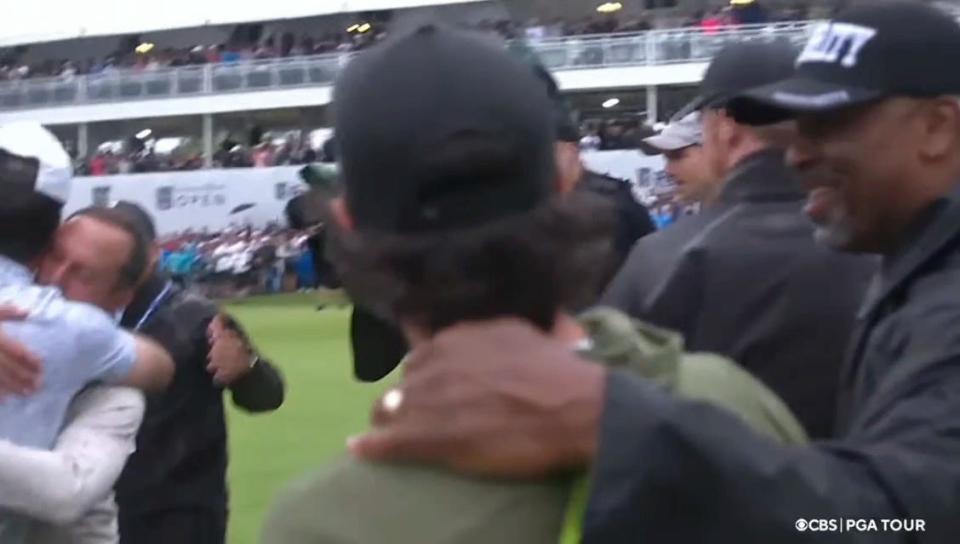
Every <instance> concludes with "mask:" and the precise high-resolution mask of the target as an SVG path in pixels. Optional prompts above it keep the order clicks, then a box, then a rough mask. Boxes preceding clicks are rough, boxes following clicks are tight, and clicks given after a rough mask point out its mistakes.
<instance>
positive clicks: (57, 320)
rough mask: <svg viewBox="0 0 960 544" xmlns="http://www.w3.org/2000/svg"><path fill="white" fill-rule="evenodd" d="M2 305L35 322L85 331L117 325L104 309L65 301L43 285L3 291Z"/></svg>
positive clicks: (58, 293) (113, 327)
mask: <svg viewBox="0 0 960 544" xmlns="http://www.w3.org/2000/svg"><path fill="white" fill-rule="evenodd" d="M0 302H3V303H5V304H11V305H13V306H15V307H17V308H20V309H21V310H23V311H26V312H28V314H29V319H28V321H32V322H35V323H44V324H54V325H60V324H64V325H69V326H70V327H72V328H77V329H81V330H86V331H92V330H98V329H111V330H112V329H115V328H116V323H115V322H114V320H112V319H111V318H110V316H109V315H107V313H106V312H104V311H103V310H102V309H100V308H98V307H96V306H93V305H91V304H86V303H83V302H74V301H71V300H67V299H66V298H64V296H63V294H62V293H61V292H60V290H59V289H57V288H55V287H44V286H40V285H23V286H16V287H5V288H2V289H0Z"/></svg>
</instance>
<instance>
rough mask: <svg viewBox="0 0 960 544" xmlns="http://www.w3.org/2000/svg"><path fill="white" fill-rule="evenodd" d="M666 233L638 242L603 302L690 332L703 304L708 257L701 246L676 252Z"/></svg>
mask: <svg viewBox="0 0 960 544" xmlns="http://www.w3.org/2000/svg"><path fill="white" fill-rule="evenodd" d="M663 234H664V233H657V234H654V235H653V236H650V237H648V238H645V239H643V240H640V241H639V242H637V244H636V245H635V246H634V247H633V250H632V251H631V252H630V257H629V258H628V259H627V262H626V263H624V265H623V267H622V268H621V269H620V271H619V272H618V273H617V275H616V277H614V279H613V281H612V282H610V285H609V286H608V287H607V290H606V292H605V293H604V295H603V297H602V298H601V299H600V303H601V304H602V305H604V306H610V307H612V308H616V309H618V310H620V311H621V312H624V313H626V314H628V315H630V316H631V317H634V318H636V319H641V320H644V321H649V322H651V323H654V324H656V325H658V326H660V327H664V328H669V329H672V330H675V331H679V332H682V333H685V334H688V335H690V334H692V331H695V330H696V322H697V319H698V314H699V312H698V309H699V308H700V307H702V290H703V288H704V282H703V277H702V276H703V274H704V272H705V271H704V267H705V264H704V262H705V259H706V256H705V254H704V253H703V251H702V250H699V249H697V250H690V251H687V252H686V253H683V254H681V255H679V256H678V255H676V249H675V248H672V247H668V245H669V243H670V241H669V240H666V239H664V237H663V236H662V235H663Z"/></svg>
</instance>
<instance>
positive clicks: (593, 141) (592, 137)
mask: <svg viewBox="0 0 960 544" xmlns="http://www.w3.org/2000/svg"><path fill="white" fill-rule="evenodd" d="M600 144H601V141H600V136H599V135H598V134H597V131H596V129H592V128H591V129H589V130H588V131H587V134H586V136H584V137H583V138H580V151H597V150H598V149H600Z"/></svg>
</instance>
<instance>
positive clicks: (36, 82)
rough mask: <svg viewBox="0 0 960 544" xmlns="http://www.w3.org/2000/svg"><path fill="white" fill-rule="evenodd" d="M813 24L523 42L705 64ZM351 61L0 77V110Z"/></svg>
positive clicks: (320, 72)
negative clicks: (734, 45) (738, 46)
mask: <svg viewBox="0 0 960 544" xmlns="http://www.w3.org/2000/svg"><path fill="white" fill-rule="evenodd" d="M810 27H811V23H809V22H794V23H780V24H776V25H755V26H741V27H730V28H726V29H721V30H718V31H715V32H704V31H703V30H701V29H699V28H684V29H675V30H653V31H649V32H641V33H634V34H607V35H593V36H571V37H566V38H556V39H546V40H540V41H537V42H534V43H528V46H529V47H530V48H531V49H533V51H534V52H536V54H537V55H538V56H539V57H540V60H541V62H543V64H544V65H545V66H546V67H547V68H549V69H550V70H554V71H557V70H576V69H584V68H604V67H615V66H641V65H646V66H655V65H664V64H682V63H692V62H706V61H709V59H710V58H711V57H712V56H713V55H714V54H715V53H716V52H717V50H719V49H720V48H721V47H723V46H724V45H726V44H728V43H731V42H734V41H745V40H763V41H776V40H784V41H788V42H792V43H795V44H801V43H802V42H803V41H804V40H805V39H806V37H807V35H808V32H809V29H810ZM349 59H350V55H349V54H334V55H323V56H315V57H289V58H279V59H267V60H256V61H246V62H240V63H230V64H206V65H196V66H183V67H178V68H163V69H160V70H153V71H141V70H115V71H112V72H109V73H100V74H91V75H82V76H69V77H56V78H42V79H41V78H36V79H27V80H20V81H8V82H0V110H8V111H9V110H22V109H32V108H47V107H52V106H71V105H77V104H97V103H105V102H125V101H133V100H144V99H164V98H177V97H190V96H199V95H210V94H220V93H233V92H246V91H264V90H271V89H291V88H298V87H310V86H328V85H331V84H332V83H333V80H334V78H335V77H336V75H337V73H338V72H339V70H340V69H341V68H342V67H343V66H344V65H345V64H346V63H347V62H348V61H349Z"/></svg>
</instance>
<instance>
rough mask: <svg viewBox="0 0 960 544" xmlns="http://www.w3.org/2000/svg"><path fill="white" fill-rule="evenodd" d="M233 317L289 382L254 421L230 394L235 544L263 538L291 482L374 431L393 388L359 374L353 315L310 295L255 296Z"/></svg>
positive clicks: (236, 307)
mask: <svg viewBox="0 0 960 544" xmlns="http://www.w3.org/2000/svg"><path fill="white" fill-rule="evenodd" d="M228 309H229V311H230V312H231V313H232V314H233V315H234V316H236V317H237V318H238V319H239V320H240V321H241V322H242V323H243V325H244V327H246V329H247V330H248V332H249V333H250V336H251V337H252V338H253V341H254V343H256V345H257V347H258V348H259V349H260V351H261V352H262V353H263V354H265V355H266V356H267V357H269V358H270V360H271V361H273V362H274V363H276V364H277V366H279V367H280V369H281V370H282V371H283V373H284V376H285V378H286V382H287V398H286V402H285V404H284V405H283V407H282V408H280V410H278V411H276V412H273V413H270V414H263V415H256V416H251V415H248V414H245V413H243V412H240V411H238V410H235V409H233V407H232V404H231V403H230V402H229V400H228V399H229V396H227V397H224V399H225V401H224V402H225V403H226V404H227V405H228V406H229V407H228V409H227V412H228V414H227V415H228V424H229V431H230V470H229V477H228V482H229V485H230V528H229V534H228V539H227V541H228V542H229V543H230V544H254V543H255V542H258V540H259V534H260V528H261V526H262V525H263V520H264V516H265V515H266V513H267V511H268V509H269V507H270V504H271V503H272V501H273V498H274V497H275V496H276V494H277V492H278V491H279V490H280V489H282V488H283V487H284V486H285V484H287V483H288V482H289V481H290V480H291V479H293V478H295V477H296V476H298V475H301V474H304V473H305V472H308V471H309V470H310V469H312V468H314V467H317V466H319V465H320V464H322V463H323V462H325V461H328V460H330V459H331V458H333V457H335V456H336V455H339V454H341V453H342V452H343V451H344V442H345V440H346V438H347V437H348V436H350V435H352V434H355V433H357V432H359V431H362V430H363V429H365V428H366V427H367V417H368V414H369V413H370V407H371V406H372V403H373V401H374V400H375V399H376V398H377V397H378V396H379V395H380V393H382V392H383V390H384V389H385V388H386V387H387V384H384V383H381V384H376V385H365V384H360V383H358V382H356V381H355V380H354V379H353V375H352V362H351V359H350V347H349V335H348V321H349V310H348V309H328V310H324V311H320V312H318V311H317V310H316V299H315V298H312V297H310V296H306V295H282V296H277V297H269V298H252V299H248V300H245V301H241V302H237V303H232V304H230V305H229V306H228Z"/></svg>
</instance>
